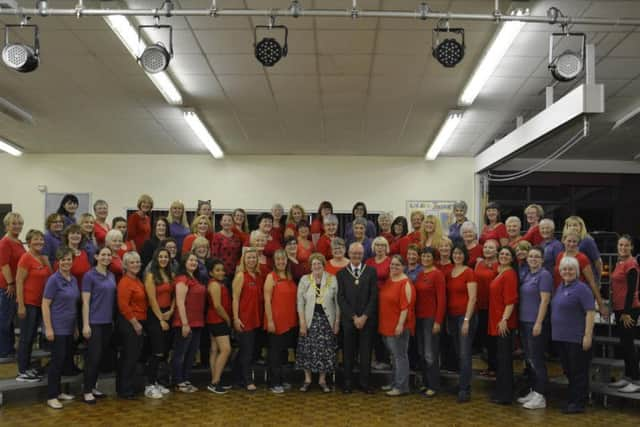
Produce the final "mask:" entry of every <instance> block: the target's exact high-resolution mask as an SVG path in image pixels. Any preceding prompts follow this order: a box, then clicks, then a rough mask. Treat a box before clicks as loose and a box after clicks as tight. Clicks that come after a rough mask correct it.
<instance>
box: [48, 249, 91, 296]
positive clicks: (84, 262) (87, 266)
mask: <svg viewBox="0 0 640 427" xmlns="http://www.w3.org/2000/svg"><path fill="white" fill-rule="evenodd" d="M53 269H54V270H55V271H58V261H56V262H55V264H54V265H53ZM89 270H91V263H90V262H89V256H88V255H87V253H86V252H85V251H80V254H79V255H74V256H73V264H71V274H72V275H73V276H74V277H75V278H76V280H77V281H78V288H79V289H80V292H82V278H83V277H84V275H85V273H86V272H87V271H89Z"/></svg>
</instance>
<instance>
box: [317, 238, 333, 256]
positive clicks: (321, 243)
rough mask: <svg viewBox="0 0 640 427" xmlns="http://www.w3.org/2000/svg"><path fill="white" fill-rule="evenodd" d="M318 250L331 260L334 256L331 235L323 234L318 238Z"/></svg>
mask: <svg viewBox="0 0 640 427" xmlns="http://www.w3.org/2000/svg"><path fill="white" fill-rule="evenodd" d="M316 251H317V252H319V253H321V254H322V255H324V258H325V259H326V260H327V261H329V260H330V259H331V258H333V251H332V250H331V237H329V236H327V235H326V234H323V235H322V236H320V238H319V239H318V243H317V244H316Z"/></svg>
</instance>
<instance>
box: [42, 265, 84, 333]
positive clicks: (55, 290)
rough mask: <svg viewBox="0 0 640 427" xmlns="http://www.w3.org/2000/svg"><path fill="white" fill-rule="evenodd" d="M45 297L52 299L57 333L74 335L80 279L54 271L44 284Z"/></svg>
mask: <svg viewBox="0 0 640 427" xmlns="http://www.w3.org/2000/svg"><path fill="white" fill-rule="evenodd" d="M43 297H44V298H47V299H50V300H51V325H52V326H53V333H54V334H55V335H73V333H74V331H75V329H76V313H77V311H78V299H79V298H80V290H78V281H77V280H76V278H75V277H73V276H71V280H67V279H65V278H64V276H63V275H62V274H60V272H59V271H56V272H55V273H53V274H52V275H51V276H50V277H49V279H48V280H47V283H46V285H45V286H44V295H43Z"/></svg>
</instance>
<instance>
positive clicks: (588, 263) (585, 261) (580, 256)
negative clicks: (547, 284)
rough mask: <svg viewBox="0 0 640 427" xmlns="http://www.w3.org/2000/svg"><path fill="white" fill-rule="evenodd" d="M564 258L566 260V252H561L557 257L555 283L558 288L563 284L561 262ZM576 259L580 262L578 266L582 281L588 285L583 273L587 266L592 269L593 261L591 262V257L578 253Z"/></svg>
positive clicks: (554, 270) (554, 274)
mask: <svg viewBox="0 0 640 427" xmlns="http://www.w3.org/2000/svg"><path fill="white" fill-rule="evenodd" d="M562 258H564V251H562V252H560V253H559V254H558V256H557V257H556V265H555V267H554V269H553V283H554V285H555V287H556V288H557V287H558V286H560V284H561V283H562V277H560V261H562ZM575 258H576V259H577V260H578V264H579V266H580V281H581V282H584V283H587V280H586V279H585V277H584V274H583V273H582V271H583V270H584V269H585V268H586V267H587V266H589V267H591V261H590V260H589V257H588V256H586V255H585V254H583V253H582V252H578V253H577V254H576V256H575ZM587 285H588V283H587Z"/></svg>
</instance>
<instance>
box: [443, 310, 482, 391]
mask: <svg viewBox="0 0 640 427" xmlns="http://www.w3.org/2000/svg"><path fill="white" fill-rule="evenodd" d="M463 323H464V315H463V316H447V330H448V332H449V335H450V336H451V341H452V342H453V346H454V348H455V350H456V356H458V364H459V367H460V376H459V380H458V382H459V385H458V388H459V392H460V393H466V394H470V393H471V374H472V372H471V356H472V354H471V353H472V349H471V347H472V344H473V336H474V335H475V333H476V327H477V326H478V317H477V316H476V315H475V314H474V315H473V316H471V319H470V320H469V333H468V334H467V335H466V336H463V335H462V324H463Z"/></svg>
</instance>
